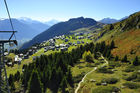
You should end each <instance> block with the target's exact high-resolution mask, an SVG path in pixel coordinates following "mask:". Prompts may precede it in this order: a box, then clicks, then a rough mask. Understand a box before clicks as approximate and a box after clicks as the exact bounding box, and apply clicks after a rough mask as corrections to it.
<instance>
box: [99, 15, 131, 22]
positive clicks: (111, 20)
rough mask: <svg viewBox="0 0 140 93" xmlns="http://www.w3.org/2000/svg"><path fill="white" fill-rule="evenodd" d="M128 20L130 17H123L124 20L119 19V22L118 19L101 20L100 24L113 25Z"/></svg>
mask: <svg viewBox="0 0 140 93" xmlns="http://www.w3.org/2000/svg"><path fill="white" fill-rule="evenodd" d="M126 18H128V16H125V17H123V18H121V19H119V20H117V19H114V18H109V17H108V18H103V19H102V20H100V21H99V22H101V23H104V24H112V23H116V22H119V21H121V20H124V19H126Z"/></svg>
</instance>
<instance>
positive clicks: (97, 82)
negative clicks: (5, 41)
mask: <svg viewBox="0 0 140 93" xmlns="http://www.w3.org/2000/svg"><path fill="white" fill-rule="evenodd" d="M8 21H9V20H8V19H4V20H0V24H1V25H2V26H1V27H0V30H1V29H4V30H7V29H8V30H9V29H10V26H7V22H8ZM12 21H13V23H14V24H15V25H16V27H15V29H16V30H20V31H19V34H18V38H17V39H21V38H23V37H25V38H32V39H31V40H30V41H28V42H26V43H24V44H23V45H22V46H21V47H20V49H5V50H4V53H3V54H2V52H1V51H0V53H1V54H0V57H2V56H3V58H1V60H3V62H4V64H5V65H4V64H0V65H1V66H4V67H5V68H6V71H7V73H6V75H7V76H8V80H7V81H5V78H6V77H5V76H4V72H2V74H0V75H1V77H2V78H0V79H1V80H0V93H1V91H2V93H8V92H5V91H7V90H8V89H7V88H6V83H7V86H9V89H10V92H11V93H139V92H140V12H135V13H133V14H131V15H130V16H126V17H124V18H121V19H118V20H117V19H111V18H104V19H102V20H100V21H96V20H94V19H92V18H84V17H77V18H70V19H69V20H67V21H62V22H58V21H57V20H52V22H51V21H50V22H48V24H49V25H47V22H44V23H41V22H39V21H35V20H31V19H28V18H21V19H12ZM26 34H27V35H26ZM1 50H2V49H1ZM1 71H3V70H1ZM2 85H3V86H2Z"/></svg>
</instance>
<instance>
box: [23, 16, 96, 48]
mask: <svg viewBox="0 0 140 93" xmlns="http://www.w3.org/2000/svg"><path fill="white" fill-rule="evenodd" d="M97 24H98V22H96V21H95V20H94V19H91V18H83V17H79V18H73V19H70V20H68V21H66V22H60V23H58V24H55V25H53V26H52V27H50V28H49V29H48V30H46V31H44V32H42V33H41V34H39V35H37V36H35V37H34V38H33V39H32V40H31V41H30V42H28V43H26V44H24V45H23V46H22V48H21V49H24V48H28V47H30V46H31V45H33V44H35V43H41V42H43V41H45V40H48V39H50V38H52V37H54V36H57V35H63V34H64V35H65V34H71V33H70V31H74V30H76V29H79V28H83V27H90V26H93V25H97Z"/></svg>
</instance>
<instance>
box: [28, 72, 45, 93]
mask: <svg viewBox="0 0 140 93" xmlns="http://www.w3.org/2000/svg"><path fill="white" fill-rule="evenodd" d="M28 91H29V92H28V93H42V92H43V90H42V83H41V80H40V78H39V75H38V72H37V71H36V70H33V72H32V75H31V77H30V80H29V84H28Z"/></svg>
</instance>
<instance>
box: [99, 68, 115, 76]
mask: <svg viewBox="0 0 140 93" xmlns="http://www.w3.org/2000/svg"><path fill="white" fill-rule="evenodd" d="M97 72H100V73H109V74H112V73H114V72H113V71H111V70H110V69H107V68H106V67H100V68H99V69H97Z"/></svg>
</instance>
